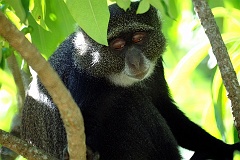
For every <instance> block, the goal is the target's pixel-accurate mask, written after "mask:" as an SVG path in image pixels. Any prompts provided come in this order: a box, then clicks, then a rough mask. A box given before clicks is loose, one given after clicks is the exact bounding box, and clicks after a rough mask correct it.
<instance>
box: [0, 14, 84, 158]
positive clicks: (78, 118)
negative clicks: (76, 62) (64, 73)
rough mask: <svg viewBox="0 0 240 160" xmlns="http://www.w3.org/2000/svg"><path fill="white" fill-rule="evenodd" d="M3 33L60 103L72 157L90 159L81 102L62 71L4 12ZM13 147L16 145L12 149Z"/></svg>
mask: <svg viewBox="0 0 240 160" xmlns="http://www.w3.org/2000/svg"><path fill="white" fill-rule="evenodd" d="M0 35H1V36H2V37H4V38H5V39H6V40H7V41H8V42H9V44H10V45H11V46H12V47H13V48H15V49H16V50H17V51H18V52H19V54H21V56H22V57H23V58H24V59H25V60H26V62H27V63H28V64H29V65H30V66H31V67H32V68H33V69H34V70H35V71H36V72H37V73H38V76H39V78H40V80H41V82H42V83H43V85H44V86H45V88H46V89H47V90H48V92H49V94H50V95H51V97H52V99H53V102H54V103H55V104H56V105H57V107H58V109H59V112H60V114H61V118H62V120H63V122H64V126H65V129H66V132H67V139H68V152H69V155H70V158H71V159H81V160H85V159H86V145H85V134H84V123H83V118H82V115H81V112H80V109H79V108H78V106H77V104H76V103H75V102H74V100H73V98H72V97H71V94H70V93H69V91H68V90H67V89H66V87H65V86H64V84H63V83H62V81H61V79H60V78H59V77H58V74H57V73H56V72H55V71H54V70H53V68H52V67H51V66H50V64H49V63H48V62H47V61H46V60H45V59H44V58H43V57H42V56H41V54H40V53H39V51H38V50H37V48H36V47H35V46H33V45H32V44H31V43H30V42H29V41H28V40H27V39H26V37H25V36H24V35H23V34H22V33H21V32H19V31H18V29H17V28H16V27H15V26H14V25H12V23H11V22H10V21H9V20H8V19H7V18H6V17H5V16H4V14H3V13H2V12H0ZM11 149H12V148H11Z"/></svg>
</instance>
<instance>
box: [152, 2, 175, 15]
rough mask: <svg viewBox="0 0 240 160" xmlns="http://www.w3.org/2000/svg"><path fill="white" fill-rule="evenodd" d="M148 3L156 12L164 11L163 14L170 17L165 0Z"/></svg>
mask: <svg viewBox="0 0 240 160" xmlns="http://www.w3.org/2000/svg"><path fill="white" fill-rule="evenodd" d="M149 3H150V4H151V5H152V6H154V7H155V8H157V9H158V10H160V11H161V10H162V8H163V10H164V13H165V14H166V15H167V16H168V17H171V16H170V14H169V12H168V5H167V3H166V2H165V0H149Z"/></svg>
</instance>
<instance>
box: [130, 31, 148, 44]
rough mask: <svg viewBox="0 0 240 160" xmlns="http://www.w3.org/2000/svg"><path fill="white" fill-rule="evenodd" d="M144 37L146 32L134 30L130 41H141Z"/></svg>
mask: <svg viewBox="0 0 240 160" xmlns="http://www.w3.org/2000/svg"><path fill="white" fill-rule="evenodd" d="M145 37H146V32H136V33H135V34H134V35H133V37H132V41H133V43H141V42H142V41H143V40H144V38H145Z"/></svg>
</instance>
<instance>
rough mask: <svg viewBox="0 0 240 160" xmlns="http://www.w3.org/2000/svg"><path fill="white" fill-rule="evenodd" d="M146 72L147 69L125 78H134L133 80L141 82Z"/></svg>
mask: <svg viewBox="0 0 240 160" xmlns="http://www.w3.org/2000/svg"><path fill="white" fill-rule="evenodd" d="M148 71H149V68H148V69H146V70H144V71H138V72H136V73H132V74H127V76H129V77H131V78H134V79H138V80H143V79H144V78H146V75H147V73H148Z"/></svg>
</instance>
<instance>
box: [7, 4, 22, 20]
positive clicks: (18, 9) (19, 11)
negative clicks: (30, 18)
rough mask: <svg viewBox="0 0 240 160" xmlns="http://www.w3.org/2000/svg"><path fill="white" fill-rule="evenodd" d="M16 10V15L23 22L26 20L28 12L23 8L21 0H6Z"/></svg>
mask: <svg viewBox="0 0 240 160" xmlns="http://www.w3.org/2000/svg"><path fill="white" fill-rule="evenodd" d="M5 1H6V2H7V3H8V4H9V5H10V6H11V7H13V9H14V10H15V12H16V15H17V16H18V17H19V19H20V21H21V22H25V20H26V12H25V10H24V8H23V5H22V2H21V0H14V1H13V0H5Z"/></svg>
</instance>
